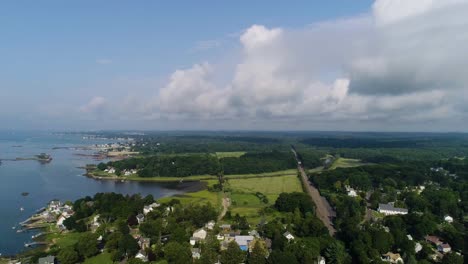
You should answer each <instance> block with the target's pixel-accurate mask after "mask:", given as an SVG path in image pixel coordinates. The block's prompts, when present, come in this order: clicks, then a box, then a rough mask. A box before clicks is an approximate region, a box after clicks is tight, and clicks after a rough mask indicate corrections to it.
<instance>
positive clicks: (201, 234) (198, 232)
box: [192, 228, 207, 240]
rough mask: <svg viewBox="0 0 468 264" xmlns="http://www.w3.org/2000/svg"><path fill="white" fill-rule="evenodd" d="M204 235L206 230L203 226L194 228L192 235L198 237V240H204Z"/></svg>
mask: <svg viewBox="0 0 468 264" xmlns="http://www.w3.org/2000/svg"><path fill="white" fill-rule="evenodd" d="M206 235H207V232H206V230H205V229H203V228H200V229H198V230H195V232H193V235H192V237H196V238H199V239H200V240H205V238H206Z"/></svg>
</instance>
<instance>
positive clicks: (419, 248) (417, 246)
mask: <svg viewBox="0 0 468 264" xmlns="http://www.w3.org/2000/svg"><path fill="white" fill-rule="evenodd" d="M421 250H422V245H421V243H419V242H416V244H414V252H416V253H418V252H419V251H421Z"/></svg>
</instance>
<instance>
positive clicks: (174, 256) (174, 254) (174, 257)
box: [163, 241, 192, 264]
mask: <svg viewBox="0 0 468 264" xmlns="http://www.w3.org/2000/svg"><path fill="white" fill-rule="evenodd" d="M163 251H164V257H165V258H166V259H167V261H168V262H169V263H171V264H172V263H173V264H186V263H190V262H191V261H192V252H191V251H190V247H189V245H188V244H187V243H183V244H182V243H178V242H174V241H172V242H169V243H167V245H166V246H164V249H163Z"/></svg>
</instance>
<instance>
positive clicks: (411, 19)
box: [81, 0, 468, 129]
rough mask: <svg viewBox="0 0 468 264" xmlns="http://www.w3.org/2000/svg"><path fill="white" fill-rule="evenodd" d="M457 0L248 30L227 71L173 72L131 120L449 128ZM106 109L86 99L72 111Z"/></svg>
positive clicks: (467, 81)
mask: <svg viewBox="0 0 468 264" xmlns="http://www.w3.org/2000/svg"><path fill="white" fill-rule="evenodd" d="M466 2H467V1H463V0H447V1H443V2H442V1H432V0H413V1H403V0H394V1H388V0H377V1H376V2H375V4H374V5H373V8H372V13H371V14H367V15H361V16H358V17H354V18H348V19H341V20H335V21H325V22H321V23H316V24H313V25H309V26H306V27H304V28H299V29H284V28H268V27H266V26H262V25H253V26H251V27H249V28H247V29H246V30H245V31H243V33H242V34H240V36H238V42H239V44H240V49H241V50H240V53H239V54H240V55H239V57H238V59H237V61H236V62H235V63H233V65H231V67H219V65H218V62H212V63H200V64H195V65H193V66H192V67H190V68H187V69H179V70H176V71H175V72H174V73H173V74H172V75H171V76H170V78H169V80H168V81H167V83H166V84H165V85H163V87H162V88H161V89H159V91H157V95H156V97H155V98H153V99H147V100H146V101H145V103H140V105H141V106H142V107H138V109H139V110H138V113H139V116H143V117H142V118H144V119H145V120H150V119H168V120H182V122H187V123H189V122H192V123H193V122H196V121H197V120H205V121H210V120H224V121H226V120H227V122H231V124H232V125H233V126H234V127H235V125H234V124H237V123H240V122H242V121H246V120H247V121H250V122H257V121H258V122H260V121H261V122H263V123H266V124H268V123H269V122H270V123H275V122H281V123H289V124H293V123H297V122H299V121H300V122H303V123H304V122H305V123H306V124H310V128H314V129H320V128H317V127H315V126H314V124H323V123H335V124H342V123H346V124H349V123H353V122H356V125H354V126H359V124H362V123H366V124H374V125H375V126H376V127H379V126H380V127H381V128H383V129H385V125H386V124H388V123H389V122H391V123H392V124H395V123H398V124H400V125H401V127H402V128H405V127H407V124H409V123H411V125H412V126H413V125H414V124H418V123H419V124H423V123H424V122H428V120H430V121H441V120H447V119H451V120H454V122H457V121H455V120H461V119H463V118H466V113H468V107H466V105H468V75H466V74H465V69H466V68H468V52H466V47H465V46H466V45H465V44H466V43H467V42H468V33H467V32H466V28H468V16H466V14H467V13H468V5H467V4H466ZM217 45H218V43H217V42H216V41H213V42H206V43H199V47H200V48H202V49H204V48H211V47H216V46H217ZM226 69H228V70H226ZM220 76H222V77H220ZM226 76H227V77H226ZM465 95H467V96H465ZM131 104H132V105H134V104H138V103H135V102H134V101H133V100H132V103H131ZM123 105H126V104H123ZM106 107H108V106H107V104H106V100H105V99H104V98H102V97H96V98H93V99H92V100H91V101H90V102H89V103H88V104H86V105H84V106H83V107H82V108H81V111H82V112H99V111H102V110H99V109H105V108H106ZM127 108H128V109H131V107H126V109H127ZM129 111H130V110H129ZM185 125H186V124H185V123H184V126H185ZM368 127H369V126H368ZM262 128H264V129H268V128H269V127H262ZM292 128H293V127H284V129H292ZM354 128H355V127H354ZM467 128H468V127H467ZM342 129H348V127H343V128H342ZM351 129H353V127H351ZM392 129H393V127H392Z"/></svg>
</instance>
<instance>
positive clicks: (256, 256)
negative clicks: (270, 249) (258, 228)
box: [248, 240, 267, 264]
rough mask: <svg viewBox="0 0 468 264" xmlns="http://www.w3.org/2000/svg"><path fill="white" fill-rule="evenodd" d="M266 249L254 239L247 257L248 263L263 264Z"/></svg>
mask: <svg viewBox="0 0 468 264" xmlns="http://www.w3.org/2000/svg"><path fill="white" fill-rule="evenodd" d="M266 255H267V251H266V249H265V247H264V246H263V245H262V243H261V242H260V241H258V240H257V241H255V244H254V246H253V248H252V253H250V255H249V258H248V263H249V264H265V263H266Z"/></svg>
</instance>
